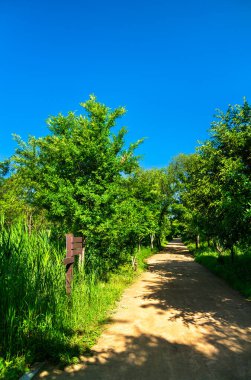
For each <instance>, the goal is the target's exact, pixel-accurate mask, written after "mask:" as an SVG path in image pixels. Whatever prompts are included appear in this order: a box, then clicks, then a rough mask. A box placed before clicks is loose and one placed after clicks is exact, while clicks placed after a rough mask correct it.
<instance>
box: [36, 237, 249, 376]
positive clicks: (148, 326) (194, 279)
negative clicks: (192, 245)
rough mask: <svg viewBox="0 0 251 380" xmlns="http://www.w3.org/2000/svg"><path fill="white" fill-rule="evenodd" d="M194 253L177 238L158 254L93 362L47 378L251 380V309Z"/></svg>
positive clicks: (128, 297) (127, 297) (131, 291)
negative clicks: (200, 261)
mask: <svg viewBox="0 0 251 380" xmlns="http://www.w3.org/2000/svg"><path fill="white" fill-rule="evenodd" d="M187 252H188V251H187V250H186V248H185V247H184V245H183V244H182V243H181V242H180V241H177V240H175V241H174V242H172V243H171V244H169V245H168V246H167V248H166V249H165V251H163V252H161V253H160V254H156V255H154V256H152V257H151V258H150V260H149V271H148V272H147V273H146V274H144V275H143V276H142V277H141V279H140V280H139V282H138V283H136V284H134V285H133V286H132V287H131V288H130V289H129V290H128V292H127V294H126V295H125V297H124V298H123V299H122V303H121V304H120V307H119V309H118V312H117V313H116V314H115V316H114V318H113V323H112V325H111V326H110V327H108V329H107V331H106V332H105V334H103V335H104V337H103V338H102V337H101V339H100V343H98V344H97V345H96V346H95V347H94V350H93V357H92V358H83V362H82V364H81V365H77V366H73V367H70V368H68V369H66V370H65V371H63V372H62V371H57V370H54V369H51V370H48V371H47V373H46V372H45V373H44V378H46V379H61V380H62V379H71V378H72V379H75V380H80V379H86V380H99V379H102V380H111V379H114V380H116V379H118V380H143V379H144V380H158V379H166V380H192V379H196V380H209V379H212V380H213V379H214V380H250V379H251V360H250V357H251V305H250V303H249V302H248V301H246V300H244V299H243V298H242V297H241V296H240V295H239V294H238V293H237V292H235V291H234V290H232V289H230V288H229V287H228V286H227V285H226V284H225V283H224V282H223V281H222V280H220V279H218V278H217V277H215V276H214V275H212V274H211V273H210V272H208V271H207V270H206V269H205V268H203V267H202V266H200V265H199V264H197V263H195V262H194V261H193V259H192V258H191V256H190V255H189V254H187ZM184 253H185V254H184ZM127 305H128V308H127ZM40 377H41V378H42V377H43V373H42V374H41V375H40Z"/></svg>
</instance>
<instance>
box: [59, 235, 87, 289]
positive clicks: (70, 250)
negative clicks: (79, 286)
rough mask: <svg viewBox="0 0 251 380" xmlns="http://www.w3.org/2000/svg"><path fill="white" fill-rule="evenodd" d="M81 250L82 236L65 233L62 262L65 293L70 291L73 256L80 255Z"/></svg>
mask: <svg viewBox="0 0 251 380" xmlns="http://www.w3.org/2000/svg"><path fill="white" fill-rule="evenodd" d="M82 251H83V238H82V237H74V236H73V234H67V235H66V258H65V259H64V261H63V263H64V265H65V266H66V285H65V286H66V293H67V294H70V293H71V284H72V279H73V264H74V256H76V255H81V254H82Z"/></svg>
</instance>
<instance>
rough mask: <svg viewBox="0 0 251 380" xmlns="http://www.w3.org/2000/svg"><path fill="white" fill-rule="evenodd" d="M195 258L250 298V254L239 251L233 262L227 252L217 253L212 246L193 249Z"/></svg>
mask: <svg viewBox="0 0 251 380" xmlns="http://www.w3.org/2000/svg"><path fill="white" fill-rule="evenodd" d="M195 260H196V261H197V262H198V263H200V264H203V265H204V266H205V267H207V268H208V269H209V270H211V271H212V272H213V273H215V274H216V275H217V276H219V277H221V278H223V279H224V280H225V281H227V282H228V283H229V285H231V286H232V287H233V288H234V289H236V290H239V291H240V292H241V293H242V294H243V295H244V296H245V297H248V298H250V299H251V255H250V253H248V252H244V251H239V253H238V254H236V257H235V262H234V264H233V263H232V261H231V258H230V256H229V254H228V253H227V252H225V253H224V254H219V252H217V251H215V250H214V249H213V248H208V247H207V248H205V247H203V248H201V249H200V250H198V251H195Z"/></svg>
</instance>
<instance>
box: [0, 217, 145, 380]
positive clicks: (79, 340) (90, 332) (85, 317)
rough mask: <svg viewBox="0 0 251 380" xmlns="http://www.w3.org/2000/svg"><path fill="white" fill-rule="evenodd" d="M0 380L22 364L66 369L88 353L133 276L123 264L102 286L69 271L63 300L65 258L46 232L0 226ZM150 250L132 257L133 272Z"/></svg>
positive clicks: (92, 277) (13, 374)
mask: <svg viewBox="0 0 251 380" xmlns="http://www.w3.org/2000/svg"><path fill="white" fill-rule="evenodd" d="M0 227H1V228H0V274H1V276H0V297H1V300H2V302H1V304H0V341H1V347H0V378H3V379H9V380H11V379H16V378H17V377H18V376H19V375H21V372H23V371H24V369H25V366H26V363H31V362H33V361H34V360H44V359H51V360H54V361H60V362H61V363H62V364H68V363H70V362H72V361H76V360H77V357H78V356H79V355H80V354H81V353H83V352H85V351H88V350H89V349H90V347H91V345H92V344H93V343H94V342H95V340H96V338H97V336H98V335H99V333H100V331H101V329H102V325H103V324H104V323H105V322H106V321H107V318H108V315H109V311H110V310H111V309H112V308H113V307H114V305H115V302H116V301H117V300H118V298H119V297H120V295H121V292H122V290H123V289H124V288H125V287H126V286H128V284H129V283H131V281H132V280H133V278H134V277H135V275H137V273H136V272H134V271H133V269H132V267H131V263H130V261H129V257H128V262H127V264H125V265H124V266H123V267H119V269H117V271H115V272H113V273H110V274H109V276H107V278H106V281H101V280H98V279H97V277H96V276H95V274H94V273H92V274H89V275H86V274H85V273H84V272H82V271H80V272H78V271H77V268H75V269H74V270H75V277H74V287H73V292H72V294H71V296H70V297H67V296H66V294H65V270H64V265H62V258H63V257H64V255H65V252H64V251H61V249H60V248H58V247H57V246H56V245H55V242H53V241H52V240H51V236H50V233H49V231H40V232H38V231H33V232H32V233H31V234H29V231H28V229H27V228H26V227H25V225H24V224H23V222H20V223H15V224H13V225H12V226H11V227H7V228H6V227H5V226H4V223H3V221H2V223H1V226H0ZM150 253H151V251H150V249H148V250H145V249H142V252H140V253H137V259H138V263H139V270H142V267H143V260H144V257H146V256H147V255H149V254H150Z"/></svg>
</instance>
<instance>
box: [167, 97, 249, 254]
mask: <svg viewBox="0 0 251 380" xmlns="http://www.w3.org/2000/svg"><path fill="white" fill-rule="evenodd" d="M210 133H211V139H210V140H207V141H206V142H205V143H203V144H202V145H201V146H200V147H199V148H198V149H197V153H195V154H192V155H188V156H185V155H180V156H179V157H178V158H176V159H175V161H173V162H172V164H171V165H170V167H169V173H170V174H171V175H172V178H173V183H174V185H173V188H174V189H175V190H174V192H173V207H172V211H173V213H174V218H176V219H178V220H179V223H180V226H181V232H182V234H183V235H184V236H185V237H186V238H189V239H193V240H195V239H198V236H199V235H200V236H201V237H202V238H203V239H206V240H208V241H210V240H211V239H213V242H214V244H215V245H217V246H218V247H219V248H220V247H221V249H229V250H230V252H231V256H232V260H233V257H234V250H235V246H237V245H238V244H240V243H241V244H244V245H245V244H246V245H249V244H250V232H251V231H250V228H251V227H250V226H251V224H250V221H251V219H250V215H251V213H250V199H251V150H250V146H251V108H250V106H249V105H248V103H247V102H246V101H244V104H243V105H242V106H239V105H236V106H229V108H228V110H227V112H226V113H223V112H221V111H219V112H218V115H217V120H216V121H215V122H213V123H212V127H211V129H210ZM177 210H178V211H179V214H177ZM175 212H176V214H175ZM197 243H198V241H197Z"/></svg>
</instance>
